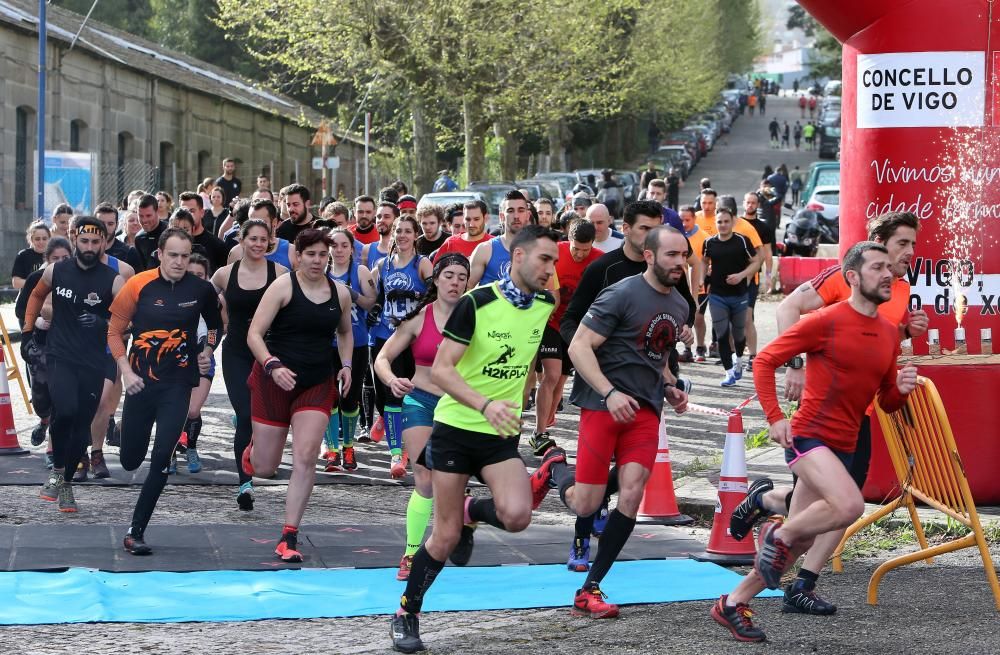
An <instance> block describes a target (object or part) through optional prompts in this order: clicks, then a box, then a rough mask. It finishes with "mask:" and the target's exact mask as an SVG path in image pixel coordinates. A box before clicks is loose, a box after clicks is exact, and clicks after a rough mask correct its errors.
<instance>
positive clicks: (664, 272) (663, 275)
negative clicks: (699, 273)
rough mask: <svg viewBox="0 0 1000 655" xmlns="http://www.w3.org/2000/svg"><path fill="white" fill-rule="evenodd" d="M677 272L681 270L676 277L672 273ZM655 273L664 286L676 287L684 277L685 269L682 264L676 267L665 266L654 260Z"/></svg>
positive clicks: (657, 279)
mask: <svg viewBox="0 0 1000 655" xmlns="http://www.w3.org/2000/svg"><path fill="white" fill-rule="evenodd" d="M676 272H680V276H679V277H677V278H676V279H674V278H673V277H671V275H672V274H673V273H676ZM653 275H654V276H656V281H657V282H659V283H660V284H662V285H663V286H665V287H676V286H677V285H678V284H680V281H681V280H683V279H684V269H683V268H681V267H680V266H675V267H674V268H663V267H662V266H660V265H659V264H657V263H656V262H653Z"/></svg>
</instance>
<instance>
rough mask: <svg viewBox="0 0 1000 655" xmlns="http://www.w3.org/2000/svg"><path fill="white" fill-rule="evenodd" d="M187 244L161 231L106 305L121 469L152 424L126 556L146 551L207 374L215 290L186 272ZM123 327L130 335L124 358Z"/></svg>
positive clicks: (139, 453) (216, 324) (142, 453)
mask: <svg viewBox="0 0 1000 655" xmlns="http://www.w3.org/2000/svg"><path fill="white" fill-rule="evenodd" d="M193 246H194V241H193V239H192V238H191V235H190V234H188V233H187V232H184V231H183V230H179V229H176V228H169V229H167V230H166V231H165V232H164V233H163V234H162V235H161V236H160V247H159V249H158V251H159V253H160V265H159V266H158V267H157V268H155V269H151V270H148V271H144V272H143V273H140V274H138V275H136V276H135V277H133V278H132V279H131V280H129V281H128V282H126V283H125V286H124V287H123V288H122V292H121V293H120V294H118V296H117V297H116V298H115V302H114V303H113V304H112V305H111V323H110V325H109V326H108V334H107V342H108V347H109V348H110V349H111V354H112V355H113V356H114V358H115V360H116V361H117V362H118V369H119V370H120V371H121V374H122V381H123V383H124V385H125V391H126V395H125V404H124V407H123V408H122V422H121V451H120V457H121V464H122V468H124V469H125V470H126V471H134V470H136V469H137V468H139V466H140V465H141V464H142V462H143V460H144V459H145V458H146V451H147V450H148V449H149V439H150V436H151V434H152V430H153V424H154V423H155V424H156V436H155V439H154V441H153V453H152V456H151V458H150V462H149V472H148V473H147V474H146V480H145V481H144V482H143V484H142V491H140V492H139V499H138V501H137V502H136V505H135V510H134V511H133V513H132V524H131V526H130V527H129V531H128V534H126V535H125V540H124V542H123V546H124V548H125V550H126V551H127V552H129V553H131V554H132V555H148V554H150V553H152V549H151V548H150V547H149V546H148V545H147V544H146V542H145V533H146V526H147V525H148V524H149V519H150V518H151V517H152V515H153V510H154V509H155V507H156V501H157V500H158V499H159V497H160V494H161V493H162V492H163V487H164V485H166V483H167V466H168V465H169V463H170V455H171V454H172V453H173V452H174V447H175V446H176V445H177V441H178V439H179V438H180V434H181V429H182V428H183V427H184V419H185V418H186V417H187V408H188V403H189V401H190V399H191V388H192V387H194V386H196V385H197V382H198V374H199V373H207V372H208V369H209V366H210V363H211V359H212V350H213V349H214V348H215V345H216V335H217V334H218V330H219V329H220V328H221V327H222V319H221V316H220V313H219V301H218V297H217V295H216V292H215V289H214V288H213V287H212V285H211V284H209V283H208V282H205V281H204V280H199V279H198V278H197V277H195V276H194V275H191V274H189V273H188V272H187V265H188V260H189V259H190V258H191V248H192V247H193ZM199 316H201V317H203V318H204V319H205V324H206V325H207V327H208V337H207V343H206V345H205V347H204V349H203V350H201V351H198V350H197V348H198V342H197V332H198V317H199ZM129 324H131V328H129ZM126 329H129V330H130V332H131V335H132V348H131V352H130V353H129V354H128V355H127V354H126V351H125V331H126ZM194 358H197V367H196V366H195V365H194V362H193V361H192V360H193V359H194Z"/></svg>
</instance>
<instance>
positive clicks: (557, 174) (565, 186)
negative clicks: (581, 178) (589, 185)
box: [535, 171, 576, 204]
mask: <svg viewBox="0 0 1000 655" xmlns="http://www.w3.org/2000/svg"><path fill="white" fill-rule="evenodd" d="M535 178H537V179H539V180H549V181H552V182H555V183H556V184H558V185H559V193H560V195H561V196H562V200H563V204H565V203H567V202H569V199H570V198H571V197H572V195H573V187H574V186H576V175H573V174H572V173H570V172H569V171H551V172H549V173H536V174H535Z"/></svg>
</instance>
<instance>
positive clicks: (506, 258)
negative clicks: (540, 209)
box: [469, 191, 531, 289]
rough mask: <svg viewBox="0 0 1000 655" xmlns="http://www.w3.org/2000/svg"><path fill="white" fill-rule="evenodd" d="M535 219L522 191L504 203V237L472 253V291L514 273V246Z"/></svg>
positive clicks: (502, 216) (511, 192) (506, 198)
mask: <svg viewBox="0 0 1000 655" xmlns="http://www.w3.org/2000/svg"><path fill="white" fill-rule="evenodd" d="M530 219H531V210H530V209H529V208H528V200H527V198H525V197H524V195H523V194H522V193H521V192H520V191H508V192H507V195H506V196H504V199H503V201H501V203H500V222H501V224H502V225H503V228H504V229H503V234H502V235H500V237H499V238H496V239H490V240H489V241H484V242H483V243H481V244H479V245H478V246H476V249H475V250H474V251H473V252H472V269H471V271H470V272H469V288H470V289H475V288H476V287H478V286H481V285H486V284H492V283H493V282H496V281H497V280H499V279H500V278H502V277H505V276H507V275H508V274H509V273H510V243H511V241H513V240H514V237H515V236H517V233H518V232H520V231H521V228H523V227H524V226H525V225H527V224H528V222H529V221H530Z"/></svg>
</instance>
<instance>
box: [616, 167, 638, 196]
mask: <svg viewBox="0 0 1000 655" xmlns="http://www.w3.org/2000/svg"><path fill="white" fill-rule="evenodd" d="M615 177H616V178H618V181H619V182H621V184H622V186H623V187H625V202H626V203H629V202H635V199H636V198H637V197H638V196H639V191H640V189H639V174H638V173H635V172H633V171H615Z"/></svg>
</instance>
